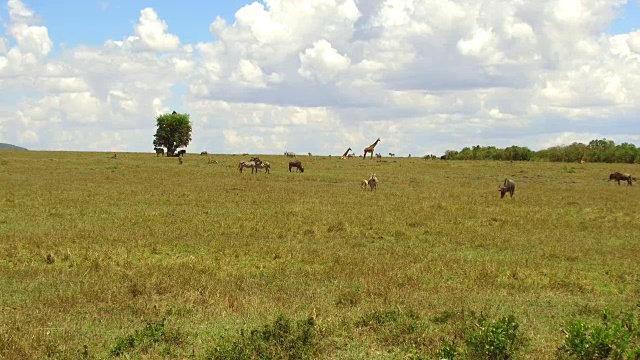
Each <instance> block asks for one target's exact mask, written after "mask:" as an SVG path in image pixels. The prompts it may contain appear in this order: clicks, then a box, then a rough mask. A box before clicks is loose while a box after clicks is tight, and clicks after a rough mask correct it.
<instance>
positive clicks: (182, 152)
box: [178, 149, 187, 156]
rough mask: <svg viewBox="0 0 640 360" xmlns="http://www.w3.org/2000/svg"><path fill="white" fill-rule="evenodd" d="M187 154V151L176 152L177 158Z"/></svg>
mask: <svg viewBox="0 0 640 360" xmlns="http://www.w3.org/2000/svg"><path fill="white" fill-rule="evenodd" d="M186 153H187V150H185V149H182V150H178V156H184V154H186Z"/></svg>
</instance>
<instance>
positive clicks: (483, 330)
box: [467, 315, 521, 360]
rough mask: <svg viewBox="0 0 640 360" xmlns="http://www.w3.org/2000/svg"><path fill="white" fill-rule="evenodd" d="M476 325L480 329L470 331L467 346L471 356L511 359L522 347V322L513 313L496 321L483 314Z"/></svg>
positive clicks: (496, 359) (475, 357)
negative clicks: (519, 336) (519, 330)
mask: <svg viewBox="0 0 640 360" xmlns="http://www.w3.org/2000/svg"><path fill="white" fill-rule="evenodd" d="M476 325H477V327H478V330H475V331H470V332H469V334H468V335H467V348H468V351H469V355H470V356H471V358H474V359H492V360H493V359H495V360H500V359H511V358H513V356H514V355H515V353H516V352H517V351H518V349H519V348H520V345H521V339H519V338H518V329H519V328H520V324H518V322H517V321H516V319H515V317H514V316H513V315H509V316H506V317H503V318H501V319H499V320H498V321H496V322H489V321H488V320H487V319H486V317H484V316H482V315H481V316H480V318H479V320H478V321H477V323H476Z"/></svg>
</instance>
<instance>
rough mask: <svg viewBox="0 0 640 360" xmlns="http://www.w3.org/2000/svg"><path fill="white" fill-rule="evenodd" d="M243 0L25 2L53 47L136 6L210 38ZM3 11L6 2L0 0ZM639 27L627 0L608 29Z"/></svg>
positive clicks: (124, 22)
mask: <svg viewBox="0 0 640 360" xmlns="http://www.w3.org/2000/svg"><path fill="white" fill-rule="evenodd" d="M252 2H253V1H247V0H219V1H210V2H206V1H201V0H182V1H167V0H161V1H147V0H99V1H96V0H89V1H86V0H76V1H70V0H63V1H51V0H37V1H27V4H28V6H29V7H30V8H31V9H33V10H35V12H36V13H37V14H38V15H39V16H40V18H41V20H42V23H43V25H45V26H47V28H48V29H49V36H50V37H51V39H52V40H53V41H54V44H55V46H56V47H58V46H59V45H61V44H64V45H66V46H74V45H79V44H85V45H88V44H94V45H98V44H102V43H103V42H104V41H105V40H107V39H112V40H120V39H122V38H124V37H126V36H129V35H131V34H132V32H133V25H134V24H135V23H136V22H137V21H138V18H139V16H140V10H141V9H143V8H145V7H152V8H154V9H155V10H156V12H157V13H158V16H159V17H160V18H161V19H163V20H165V21H166V22H167V24H168V25H169V31H170V32H171V33H174V34H176V35H178V36H179V37H180V40H181V41H182V43H196V42H201V41H210V40H212V36H211V34H210V33H209V30H208V29H209V24H211V22H212V21H213V20H214V19H215V18H216V16H221V17H223V18H225V19H227V21H228V22H230V23H232V22H233V20H234V14H235V12H236V11H238V9H240V8H241V7H242V6H244V5H246V4H249V3H252ZM2 7H3V8H4V9H3V10H4V11H3V12H4V13H5V14H6V8H7V5H6V3H3V4H2ZM637 29H640V0H630V1H629V2H627V4H626V5H625V6H624V7H623V8H622V9H621V11H620V16H619V17H618V18H617V20H616V21H615V22H614V23H613V24H612V25H611V26H610V28H609V32H610V33H611V34H620V33H626V32H629V31H633V30H637Z"/></svg>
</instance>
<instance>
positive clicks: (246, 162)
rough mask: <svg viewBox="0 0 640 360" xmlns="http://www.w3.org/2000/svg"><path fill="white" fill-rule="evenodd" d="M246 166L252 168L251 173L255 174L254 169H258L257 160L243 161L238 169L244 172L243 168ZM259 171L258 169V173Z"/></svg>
mask: <svg viewBox="0 0 640 360" xmlns="http://www.w3.org/2000/svg"><path fill="white" fill-rule="evenodd" d="M244 168H251V173H252V174H253V170H255V169H256V163H255V161H241V162H240V165H239V166H238V169H239V170H240V172H242V169H244ZM257 172H258V171H256V173H257Z"/></svg>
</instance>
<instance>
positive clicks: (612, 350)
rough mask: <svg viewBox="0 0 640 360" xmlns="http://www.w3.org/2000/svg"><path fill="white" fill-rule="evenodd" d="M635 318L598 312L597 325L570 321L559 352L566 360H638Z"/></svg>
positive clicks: (639, 345)
mask: <svg viewBox="0 0 640 360" xmlns="http://www.w3.org/2000/svg"><path fill="white" fill-rule="evenodd" d="M638 326H639V323H638V316H637V315H636V314H622V315H619V316H613V317H612V316H611V315H610V314H609V313H608V311H606V310H605V311H603V312H602V323H601V324H587V323H585V322H584V321H582V320H578V319H574V320H572V321H571V322H570V323H569V325H568V326H567V328H566V329H565V333H566V337H565V339H564V343H563V344H562V346H561V347H560V348H559V352H560V353H561V356H562V355H564V357H567V358H570V359H581V360H588V359H640V330H639V328H638Z"/></svg>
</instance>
